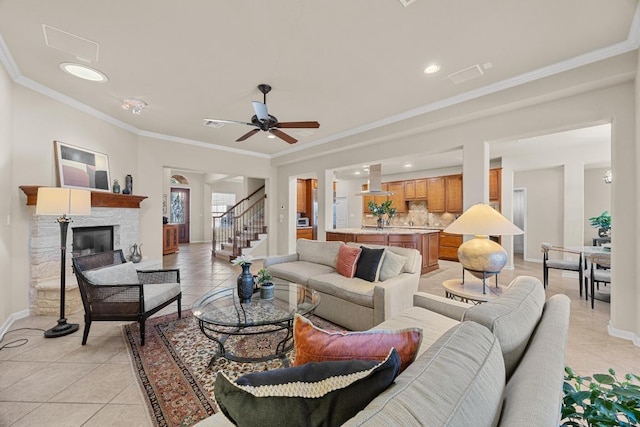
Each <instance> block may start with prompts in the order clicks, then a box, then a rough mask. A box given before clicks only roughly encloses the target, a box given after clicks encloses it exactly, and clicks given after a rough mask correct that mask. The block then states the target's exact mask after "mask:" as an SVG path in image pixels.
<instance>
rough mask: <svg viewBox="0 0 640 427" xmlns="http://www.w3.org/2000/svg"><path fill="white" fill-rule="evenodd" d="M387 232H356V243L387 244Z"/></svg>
mask: <svg viewBox="0 0 640 427" xmlns="http://www.w3.org/2000/svg"><path fill="white" fill-rule="evenodd" d="M387 237H388V236H387V235H386V234H375V233H374V234H356V235H355V238H356V243H369V244H372V245H383V246H387Z"/></svg>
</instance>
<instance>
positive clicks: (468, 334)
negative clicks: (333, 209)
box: [198, 276, 569, 427]
mask: <svg viewBox="0 0 640 427" xmlns="http://www.w3.org/2000/svg"><path fill="white" fill-rule="evenodd" d="M409 326H411V327H416V326H417V327H420V328H422V330H423V340H422V344H421V347H420V351H419V355H418V357H417V358H416V360H415V361H414V362H413V363H412V364H411V365H410V366H409V367H408V368H407V369H406V370H405V371H403V372H402V373H401V374H400V375H399V376H398V377H397V378H396V379H395V381H394V383H393V384H392V385H391V386H390V387H389V388H387V389H386V390H385V391H384V392H383V393H381V394H380V395H378V397H377V398H375V399H374V400H373V401H372V402H370V403H369V405H367V407H366V408H364V409H363V410H362V411H360V412H359V413H358V414H356V415H355V416H354V417H353V418H351V419H350V420H349V421H347V423H345V425H346V426H360V425H364V426H380V427H382V426H385V427H386V426H390V425H402V426H416V427H417V426H434V427H437V426H451V427H454V426H455V427H457V426H476V427H489V426H495V425H500V426H509V427H514V426H536V427H545V426H548V427H556V426H558V425H559V419H560V404H561V398H562V383H563V372H564V365H565V354H566V343H567V333H568V328H569V298H567V297H566V296H565V295H555V296H553V297H551V298H549V299H548V300H546V301H545V294H544V289H543V287H542V283H541V282H540V281H539V280H538V279H536V278H534V277H528V276H521V277H518V278H516V279H515V280H514V281H513V282H512V283H511V284H510V287H509V289H508V290H506V291H505V292H504V294H503V295H502V296H501V297H500V298H497V299H495V300H493V301H491V302H489V303H486V304H481V305H477V306H469V305H467V304H464V303H460V302H456V301H452V300H448V299H445V298H442V297H438V296H435V295H431V294H426V293H417V294H416V295H415V296H414V306H413V307H410V308H408V309H406V310H403V311H402V313H400V314H399V315H397V316H394V317H393V318H391V319H388V320H387V321H385V322H383V323H382V324H380V325H378V326H377V327H376V329H390V330H395V329H401V328H406V327H409ZM228 425H231V423H230V421H229V420H228V419H227V418H226V417H225V416H224V415H223V414H222V413H218V414H216V415H214V416H212V417H209V418H207V419H205V420H203V421H201V422H200V423H199V424H198V426H199V427H207V426H228Z"/></svg>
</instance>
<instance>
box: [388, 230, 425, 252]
mask: <svg viewBox="0 0 640 427" xmlns="http://www.w3.org/2000/svg"><path fill="white" fill-rule="evenodd" d="M389 246H397V247H400V248H411V249H418V248H419V246H420V241H419V240H418V239H417V238H416V235H415V234H389Z"/></svg>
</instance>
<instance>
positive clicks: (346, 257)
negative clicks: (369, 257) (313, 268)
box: [336, 245, 362, 278]
mask: <svg viewBox="0 0 640 427" xmlns="http://www.w3.org/2000/svg"><path fill="white" fill-rule="evenodd" d="M361 253H362V249H360V248H357V247H355V246H347V245H341V246H340V249H339V250H338V262H336V270H338V273H340V274H341V275H343V276H344V277H348V278H352V277H353V276H354V275H355V274H356V267H357V264H358V258H360V254H361Z"/></svg>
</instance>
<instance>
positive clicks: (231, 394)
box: [214, 349, 401, 427]
mask: <svg viewBox="0 0 640 427" xmlns="http://www.w3.org/2000/svg"><path fill="white" fill-rule="evenodd" d="M400 363H401V361H400V356H399V355H398V352H397V351H396V350H395V349H391V351H390V352H389V355H388V356H387V358H386V359H385V360H384V361H382V362H380V361H372V360H348V361H338V362H336V361H332V362H311V363H307V364H305V365H301V366H295V367H293V368H284V369H274V370H271V371H264V372H256V373H251V374H247V375H244V376H242V377H240V378H238V379H237V380H236V381H235V382H234V381H232V380H230V379H229V378H228V377H227V376H226V375H225V374H224V373H223V372H218V376H217V377H216V385H215V389H214V394H215V397H216V401H217V402H218V406H220V409H221V410H222V412H223V413H224V414H225V415H226V416H227V418H229V419H230V420H231V421H233V423H234V424H236V425H238V426H260V427H265V426H278V427H287V426H296V427H297V426H339V425H342V424H343V423H345V422H346V421H347V420H348V419H349V418H352V417H353V416H354V415H356V414H357V413H358V412H359V411H361V410H362V409H364V407H366V406H367V405H368V404H369V402H371V401H372V400H373V399H374V398H375V397H376V396H377V395H378V394H379V393H381V392H382V391H384V390H385V389H386V388H387V387H388V386H389V385H390V384H391V383H392V382H393V380H394V379H395V377H396V376H397V375H398V373H399V371H400Z"/></svg>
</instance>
